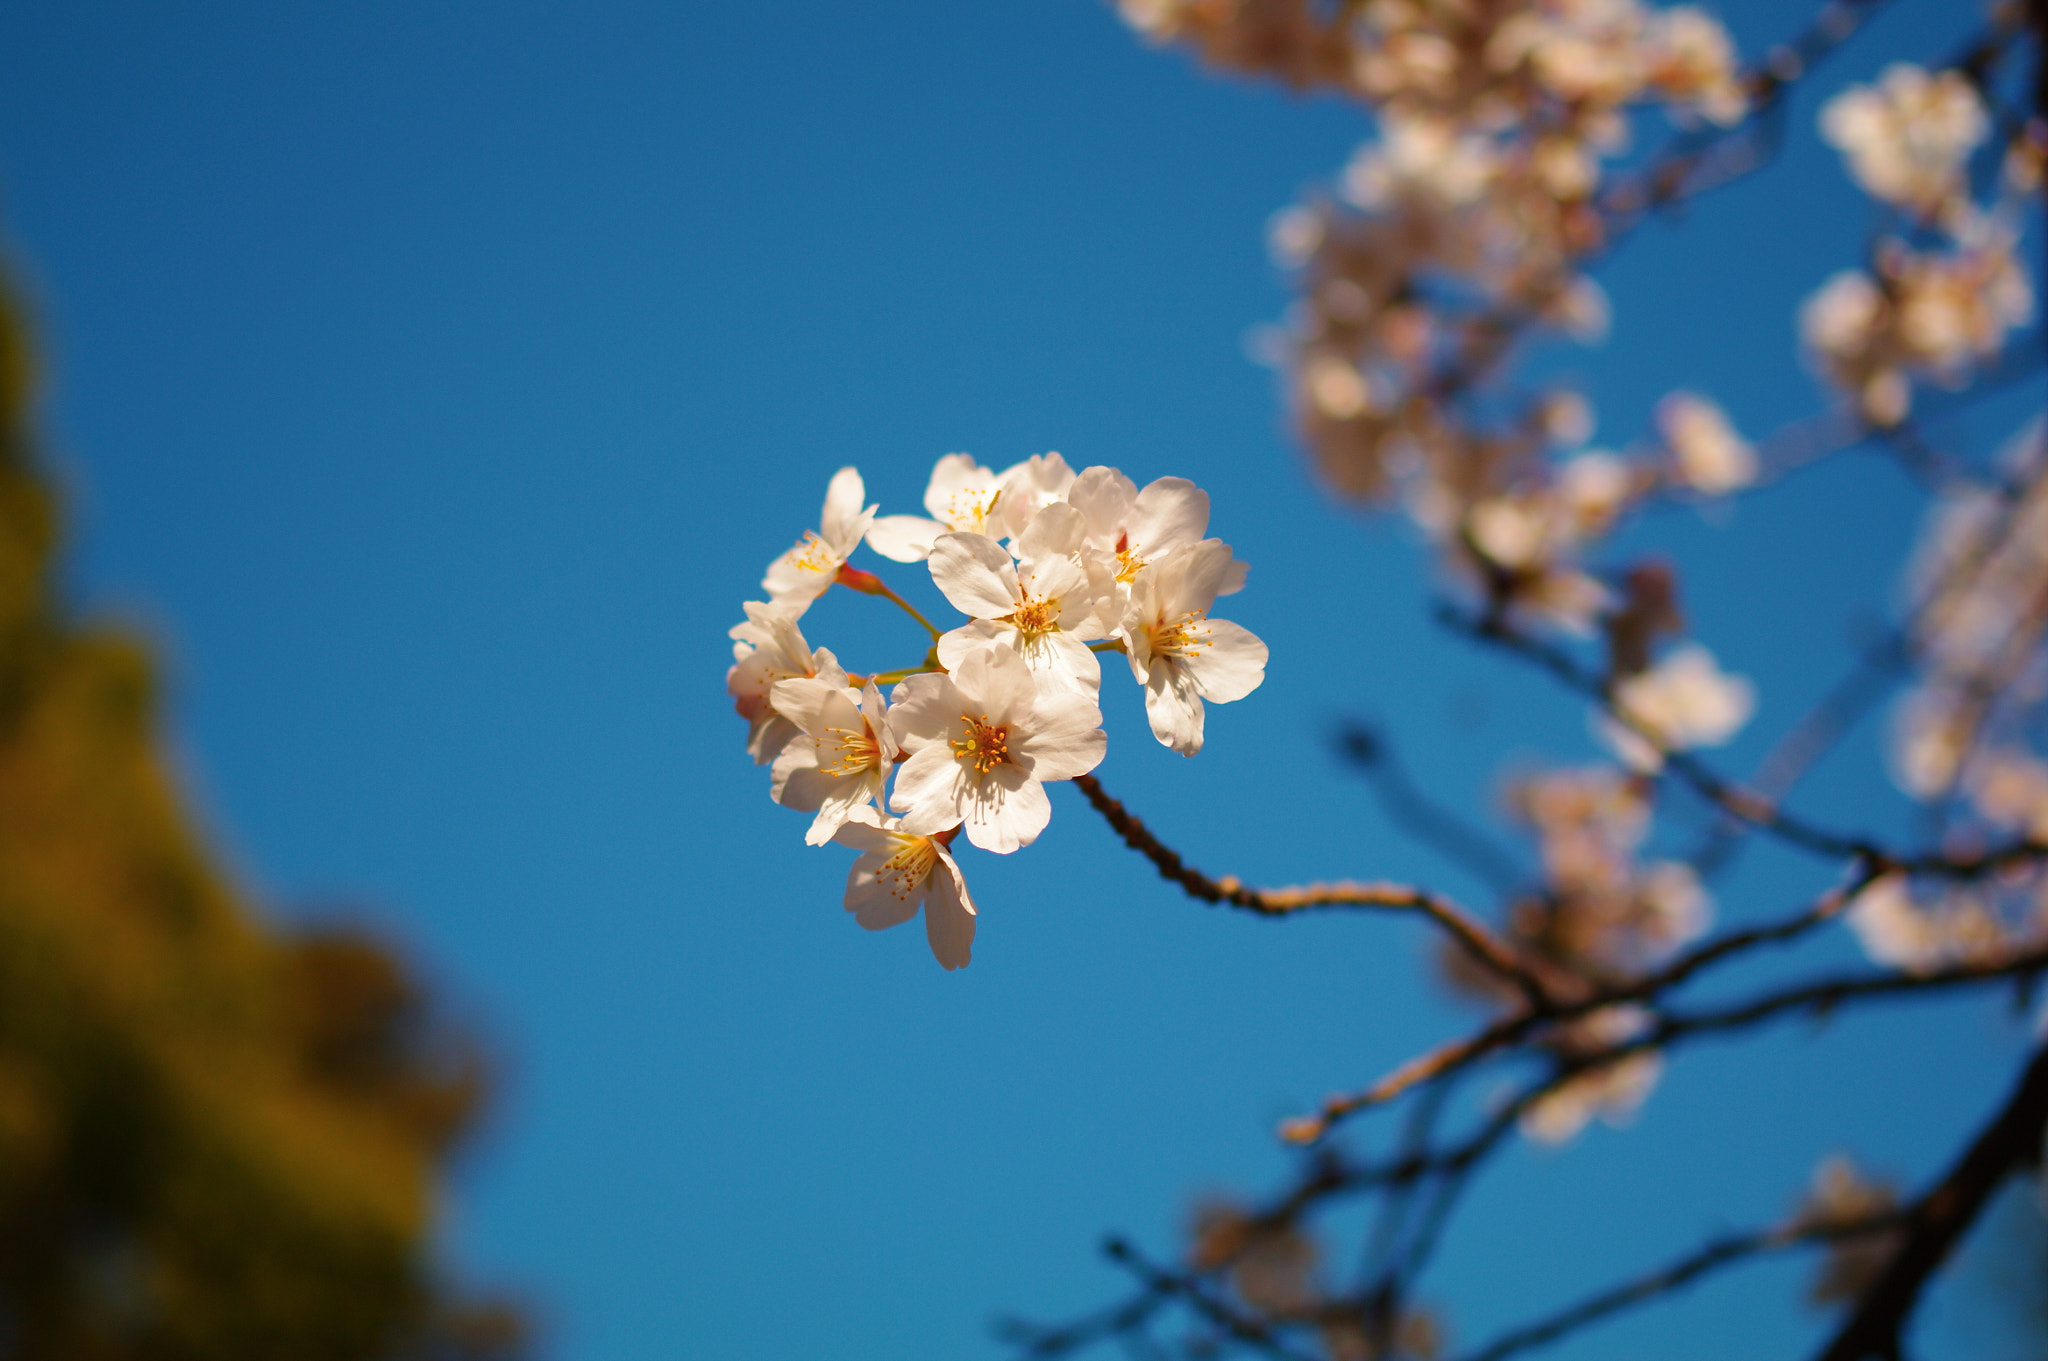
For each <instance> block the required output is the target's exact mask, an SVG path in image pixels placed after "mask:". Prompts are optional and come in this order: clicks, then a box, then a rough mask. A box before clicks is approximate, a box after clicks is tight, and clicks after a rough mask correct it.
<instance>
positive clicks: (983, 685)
mask: <svg viewBox="0 0 2048 1361" xmlns="http://www.w3.org/2000/svg"><path fill="white" fill-rule="evenodd" d="M953 682H954V684H955V685H956V686H958V687H959V690H960V694H961V696H962V697H963V698H965V699H968V700H970V701H972V707H973V708H974V709H976V710H978V711H979V712H981V713H984V714H987V715H988V720H989V722H991V723H1004V724H1007V723H1013V722H1016V721H1017V720H1018V719H1019V718H1021V717H1022V716H1023V715H1025V714H1027V713H1029V712H1030V711H1031V707H1032V705H1033V704H1035V703H1036V702H1037V700H1038V681H1037V679H1036V678H1035V677H1033V676H1032V674H1031V668H1030V667H1029V666H1028V665H1026V664H1025V661H1024V659H1023V658H1022V657H1019V656H1018V655H1017V654H1016V653H1015V652H1014V651H1012V650H1011V649H1009V648H1007V647H990V648H986V649H984V650H983V651H981V652H980V653H977V654H975V655H973V656H970V657H967V658H964V659H963V660H962V661H961V663H960V666H959V668H958V669H957V670H956V671H955V672H954V673H953Z"/></svg>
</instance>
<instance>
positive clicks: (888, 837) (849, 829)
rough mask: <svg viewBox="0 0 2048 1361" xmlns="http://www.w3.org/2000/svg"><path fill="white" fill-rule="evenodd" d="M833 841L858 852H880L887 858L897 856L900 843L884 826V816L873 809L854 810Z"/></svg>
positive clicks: (833, 835) (835, 833) (834, 835)
mask: <svg viewBox="0 0 2048 1361" xmlns="http://www.w3.org/2000/svg"><path fill="white" fill-rule="evenodd" d="M832 839H833V840H834V841H836V842H838V843H839V844H840V845H842V846H851V847H853V848H854V849H855V850H857V851H880V852H881V853H882V854H883V855H884V856H885V857H886V856H890V855H893V854H895V852H896V847H897V845H898V844H899V842H900V838H899V837H897V835H896V834H895V833H893V832H891V831H889V830H888V829H887V828H885V827H883V826H882V815H881V814H880V813H877V812H876V811H875V810H874V809H872V808H856V809H854V810H853V812H852V813H851V814H849V815H848V817H847V819H846V822H845V824H844V825H843V826H841V827H840V829H839V830H838V831H836V832H834V833H833V834H832Z"/></svg>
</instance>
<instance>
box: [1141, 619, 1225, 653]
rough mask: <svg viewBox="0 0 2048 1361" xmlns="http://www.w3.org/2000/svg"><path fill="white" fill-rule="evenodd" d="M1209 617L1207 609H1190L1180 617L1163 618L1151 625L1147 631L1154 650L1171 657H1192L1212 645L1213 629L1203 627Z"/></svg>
mask: <svg viewBox="0 0 2048 1361" xmlns="http://www.w3.org/2000/svg"><path fill="white" fill-rule="evenodd" d="M1206 618H1208V611H1207V610H1189V611H1188V612H1187V613H1186V614H1184V615H1182V616H1181V617H1180V618H1178V619H1173V620H1161V621H1160V622H1158V623H1156V624H1153V625H1151V626H1150V627H1149V628H1147V630H1146V632H1147V633H1148V634H1149V635H1150V636H1151V640H1152V651H1153V652H1154V653H1155V654H1161V655H1165V656H1169V657H1191V656H1193V655H1194V654H1195V653H1197V652H1200V651H1201V650H1202V649H1203V648H1206V647H1208V646H1210V643H1209V639H1210V638H1211V637H1212V636H1213V635H1212V633H1211V631H1210V630H1208V629H1205V628H1202V627H1201V623H1202V621H1203V620H1204V619H1206Z"/></svg>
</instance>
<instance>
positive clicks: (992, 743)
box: [947, 714, 1010, 775]
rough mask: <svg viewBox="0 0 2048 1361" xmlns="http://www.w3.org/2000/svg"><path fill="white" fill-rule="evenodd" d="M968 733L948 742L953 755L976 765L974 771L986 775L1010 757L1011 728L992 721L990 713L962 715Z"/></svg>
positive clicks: (961, 719) (961, 720)
mask: <svg viewBox="0 0 2048 1361" xmlns="http://www.w3.org/2000/svg"><path fill="white" fill-rule="evenodd" d="M960 722H961V723H962V724H963V725H964V726H965V728H966V732H967V735H966V736H965V737H959V738H955V739H954V740H953V741H951V742H949V743H947V745H948V746H950V747H952V748H953V755H954V756H956V757H958V758H959V759H960V760H962V761H967V762H970V763H971V764H972V765H973V766H974V773H975V774H977V775H986V774H988V773H989V772H990V771H991V770H994V769H995V768H996V767H997V766H999V765H1001V764H1003V763H1004V762H1005V761H1007V760H1009V759H1010V730H1009V728H1008V727H1006V726H1005V725H1003V724H1000V723H991V722H989V721H988V715H987V714H983V715H982V716H981V717H980V718H975V717H973V716H972V715H970V714H962V715H960Z"/></svg>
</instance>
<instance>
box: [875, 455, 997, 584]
mask: <svg viewBox="0 0 2048 1361" xmlns="http://www.w3.org/2000/svg"><path fill="white" fill-rule="evenodd" d="M1002 489H1003V481H1002V475H1001V474H998V473H995V472H991V471H990V470H989V469H987V468H984V467H982V466H981V465H980V464H979V463H977V462H975V461H974V455H972V454H947V455H946V456H945V457H944V458H942V459H940V460H939V462H938V466H936V467H934V468H933V469H932V480H931V482H930V484H929V485H927V486H926V487H925V491H924V508H925V509H926V510H927V511H929V512H931V518H929V519H927V518H926V517H925V516H922V515H884V516H882V517H881V518H880V519H879V520H876V521H875V522H874V524H873V525H872V526H871V527H870V528H869V529H868V532H867V534H868V547H870V548H872V549H874V550H875V551H876V552H877V553H880V554H881V555H882V556H883V557H885V558H890V559H893V560H894V561H896V562H922V561H924V559H925V557H926V556H927V555H929V554H930V553H931V551H932V544H933V543H934V542H935V541H936V540H937V539H938V537H939V535H941V534H986V533H990V532H991V531H992V530H993V532H994V533H995V534H996V535H997V536H1000V535H1001V533H1002V531H1001V530H1000V529H995V528H994V525H995V521H994V520H993V518H992V517H993V513H994V511H995V508H996V502H997V500H998V498H999V496H1000V494H1001V492H1002Z"/></svg>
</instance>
